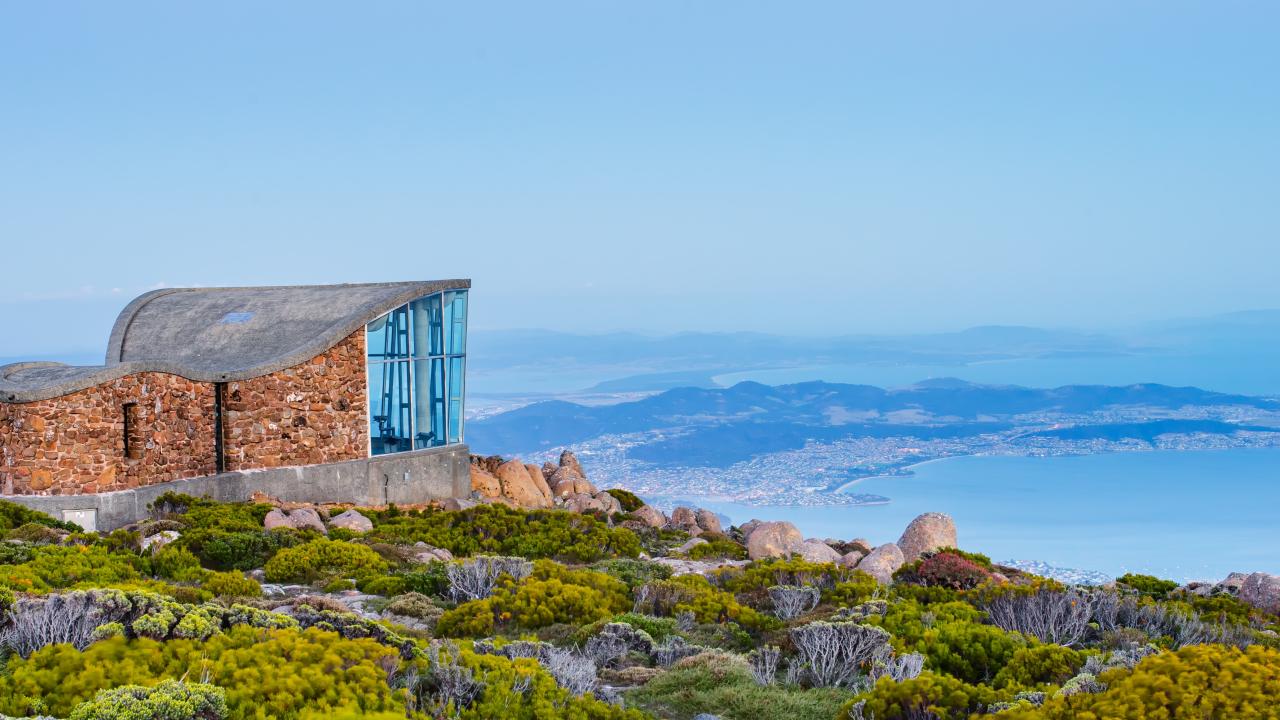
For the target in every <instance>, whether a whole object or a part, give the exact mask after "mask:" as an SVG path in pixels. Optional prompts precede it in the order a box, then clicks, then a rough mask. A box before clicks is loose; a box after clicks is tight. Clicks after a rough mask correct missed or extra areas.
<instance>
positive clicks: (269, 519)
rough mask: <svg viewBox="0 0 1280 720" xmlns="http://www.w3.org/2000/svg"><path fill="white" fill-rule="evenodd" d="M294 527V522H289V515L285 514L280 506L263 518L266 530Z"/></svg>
mask: <svg viewBox="0 0 1280 720" xmlns="http://www.w3.org/2000/svg"><path fill="white" fill-rule="evenodd" d="M292 527H293V523H291V522H289V516H288V515H285V514H284V511H283V510H280V509H278V508H277V509H275V510H272V511H271V512H269V513H267V516H266V517H264V518H262V529H264V530H275V529H276V528H292Z"/></svg>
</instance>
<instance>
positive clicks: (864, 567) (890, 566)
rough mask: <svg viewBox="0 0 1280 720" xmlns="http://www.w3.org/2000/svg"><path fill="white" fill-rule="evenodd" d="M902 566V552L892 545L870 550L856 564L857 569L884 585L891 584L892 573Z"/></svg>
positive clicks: (886, 544) (888, 544) (887, 544)
mask: <svg viewBox="0 0 1280 720" xmlns="http://www.w3.org/2000/svg"><path fill="white" fill-rule="evenodd" d="M903 564H904V561H903V557H902V551H901V550H899V549H898V546H897V545H894V544H893V543H885V544H884V545H881V546H880V547H878V548H876V549H875V550H872V551H871V553H870V554H869V555H867V556H866V557H864V558H862V561H861V562H859V563H858V569H859V570H861V571H862V572H864V573H866V574H868V575H870V576H871V577H873V578H875V579H876V580H877V581H879V582H880V583H882V584H884V585H888V584H889V583H891V582H893V573H894V572H895V571H896V570H897V569H898V568H900V567H902V566H903Z"/></svg>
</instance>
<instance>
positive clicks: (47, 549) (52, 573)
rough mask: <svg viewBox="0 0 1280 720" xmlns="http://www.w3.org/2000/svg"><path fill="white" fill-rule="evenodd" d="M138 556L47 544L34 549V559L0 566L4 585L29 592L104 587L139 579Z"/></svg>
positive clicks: (87, 547) (32, 551)
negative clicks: (19, 563)
mask: <svg viewBox="0 0 1280 720" xmlns="http://www.w3.org/2000/svg"><path fill="white" fill-rule="evenodd" d="M137 560H138V559H137V558H136V557H133V556H129V555H117V554H111V553H109V552H108V551H107V549H106V548H104V547H102V546H100V545H73V546H70V547H62V546H58V545H47V546H41V547H35V548H32V549H31V560H29V561H28V562H25V563H23V564H21V565H0V585H4V586H7V587H11V588H13V589H14V590H22V591H27V592H48V591H50V590H56V589H61V588H70V587H101V586H106V585H117V584H120V583H129V582H134V581H138V580H139V579H140V578H141V575H140V574H139V573H138V570H137V569H136V568H135V567H134V566H133V563H134V562H137Z"/></svg>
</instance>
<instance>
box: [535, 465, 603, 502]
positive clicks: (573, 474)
mask: <svg viewBox="0 0 1280 720" xmlns="http://www.w3.org/2000/svg"><path fill="white" fill-rule="evenodd" d="M547 485H548V486H549V487H550V489H551V494H552V495H555V496H556V497H565V496H567V495H572V494H574V493H586V494H587V495H594V494H595V493H596V486H595V485H592V484H591V483H590V482H587V479H586V478H585V477H583V476H582V475H581V474H579V473H578V472H577V471H576V470H573V469H572V468H559V469H558V470H556V471H555V473H553V474H552V475H551V479H550V480H548V481H547Z"/></svg>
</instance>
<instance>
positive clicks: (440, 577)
mask: <svg viewBox="0 0 1280 720" xmlns="http://www.w3.org/2000/svg"><path fill="white" fill-rule="evenodd" d="M400 577H402V578H404V589H405V590H407V591H410V592H416V593H422V594H423V595H430V596H432V597H441V596H443V595H444V594H445V593H446V592H448V590H449V563H444V562H430V563H427V564H426V565H419V566H416V567H415V568H414V569H413V570H409V571H408V572H405V573H402V574H401V575H400Z"/></svg>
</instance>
